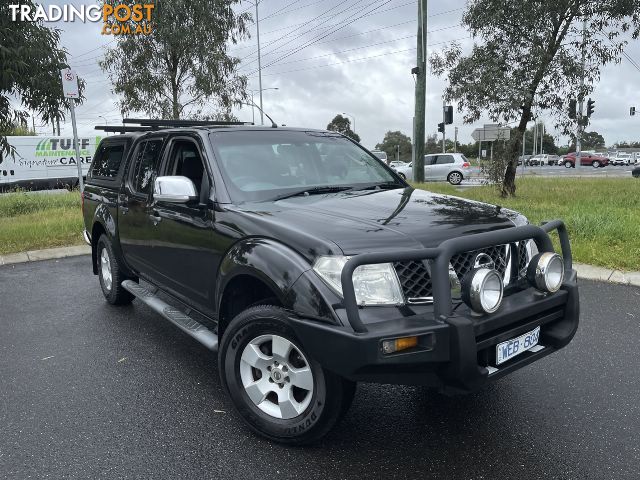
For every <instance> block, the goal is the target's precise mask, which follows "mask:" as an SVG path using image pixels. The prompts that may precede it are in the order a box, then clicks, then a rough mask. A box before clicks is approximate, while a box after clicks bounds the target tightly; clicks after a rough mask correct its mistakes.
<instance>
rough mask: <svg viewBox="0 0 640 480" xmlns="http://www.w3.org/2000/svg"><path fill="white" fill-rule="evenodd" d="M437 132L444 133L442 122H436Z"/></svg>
mask: <svg viewBox="0 0 640 480" xmlns="http://www.w3.org/2000/svg"><path fill="white" fill-rule="evenodd" d="M438 132H440V133H444V122H440V123H439V124H438Z"/></svg>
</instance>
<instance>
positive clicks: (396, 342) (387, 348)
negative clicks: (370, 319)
mask: <svg viewBox="0 0 640 480" xmlns="http://www.w3.org/2000/svg"><path fill="white" fill-rule="evenodd" d="M417 346H418V337H401V338H394V339H393V340H384V341H383V342H382V353H385V354H389V353H396V352H400V351H402V350H407V349H408V348H413V347H417Z"/></svg>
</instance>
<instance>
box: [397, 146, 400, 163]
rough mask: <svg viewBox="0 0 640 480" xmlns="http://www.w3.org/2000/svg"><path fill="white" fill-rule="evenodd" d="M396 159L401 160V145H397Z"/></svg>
mask: <svg viewBox="0 0 640 480" xmlns="http://www.w3.org/2000/svg"><path fill="white" fill-rule="evenodd" d="M396 160H397V161H398V162H399V161H400V145H396Z"/></svg>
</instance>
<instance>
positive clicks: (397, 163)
mask: <svg viewBox="0 0 640 480" xmlns="http://www.w3.org/2000/svg"><path fill="white" fill-rule="evenodd" d="M407 165H409V164H408V163H407V162H401V161H400V160H394V161H392V162H391V163H390V164H389V166H390V167H391V168H393V169H394V170H396V169H398V168H400V167H406V166H407Z"/></svg>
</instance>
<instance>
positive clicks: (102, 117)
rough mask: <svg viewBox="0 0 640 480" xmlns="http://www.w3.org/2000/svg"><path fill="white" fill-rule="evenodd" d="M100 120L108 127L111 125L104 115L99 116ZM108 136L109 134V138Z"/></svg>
mask: <svg viewBox="0 0 640 480" xmlns="http://www.w3.org/2000/svg"><path fill="white" fill-rule="evenodd" d="M98 118H101V119H103V120H104V124H105V125H107V126H108V125H109V122H108V121H107V119H106V118H105V117H104V116H103V115H98ZM108 136H109V132H107V137H108Z"/></svg>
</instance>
